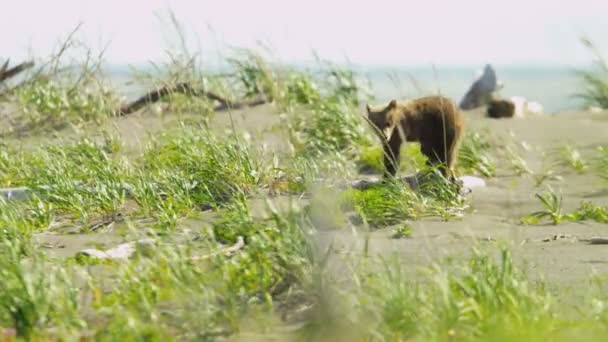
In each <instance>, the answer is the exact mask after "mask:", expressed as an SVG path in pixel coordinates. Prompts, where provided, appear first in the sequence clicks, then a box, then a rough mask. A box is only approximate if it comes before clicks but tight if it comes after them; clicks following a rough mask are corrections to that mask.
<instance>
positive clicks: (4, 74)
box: [0, 61, 34, 83]
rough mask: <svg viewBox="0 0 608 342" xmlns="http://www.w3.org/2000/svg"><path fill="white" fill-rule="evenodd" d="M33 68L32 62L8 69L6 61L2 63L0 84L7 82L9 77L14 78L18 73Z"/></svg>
mask: <svg viewBox="0 0 608 342" xmlns="http://www.w3.org/2000/svg"><path fill="white" fill-rule="evenodd" d="M33 66H34V62H23V63H21V64H18V65H16V66H14V67H12V68H10V69H9V68H8V61H6V63H4V65H3V66H2V68H1V69H0V83H2V82H4V81H6V80H8V79H9V78H11V77H15V76H16V75H18V74H19V73H21V72H23V71H25V70H27V69H29V68H31V67H33Z"/></svg>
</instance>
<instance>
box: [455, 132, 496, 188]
mask: <svg viewBox="0 0 608 342" xmlns="http://www.w3.org/2000/svg"><path fill="white" fill-rule="evenodd" d="M491 150H492V144H491V143H490V141H489V139H488V137H487V136H485V135H483V134H480V133H479V132H472V133H468V134H466V135H465V137H464V140H463V141H462V144H461V146H460V149H459V151H458V163H457V167H458V168H459V169H460V170H462V172H464V173H474V174H480V175H482V176H484V177H494V176H495V175H496V165H495V163H494V159H493V157H492V155H491Z"/></svg>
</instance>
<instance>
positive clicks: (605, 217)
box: [522, 189, 608, 225]
mask: <svg viewBox="0 0 608 342" xmlns="http://www.w3.org/2000/svg"><path fill="white" fill-rule="evenodd" d="M535 196H536V197H537V198H538V199H539V200H540V201H541V203H542V205H543V207H544V210H541V211H536V212H534V213H532V214H529V215H526V216H525V217H524V218H523V219H522V222H523V223H525V224H531V225H534V224H538V223H539V222H541V221H542V220H543V219H545V218H548V219H549V221H550V222H551V223H552V224H553V225H557V224H559V223H561V222H564V221H568V222H581V221H587V220H591V221H595V222H599V223H608V208H607V207H601V206H597V205H595V204H593V203H592V202H588V201H582V202H581V204H580V206H579V207H578V208H577V209H576V210H574V211H573V212H571V213H563V211H562V196H561V195H558V194H556V193H555V192H554V191H553V190H552V189H550V190H549V191H547V192H545V193H537V194H536V195H535Z"/></svg>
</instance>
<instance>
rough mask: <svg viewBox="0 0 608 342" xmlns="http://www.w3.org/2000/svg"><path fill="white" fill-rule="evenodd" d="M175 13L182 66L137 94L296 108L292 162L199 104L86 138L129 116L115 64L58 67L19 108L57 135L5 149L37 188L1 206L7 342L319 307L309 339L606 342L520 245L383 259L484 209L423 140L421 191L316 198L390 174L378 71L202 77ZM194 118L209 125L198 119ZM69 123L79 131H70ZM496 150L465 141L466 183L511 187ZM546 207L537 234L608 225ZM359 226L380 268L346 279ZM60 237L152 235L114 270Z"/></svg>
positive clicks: (519, 165) (6, 173)
mask: <svg viewBox="0 0 608 342" xmlns="http://www.w3.org/2000/svg"><path fill="white" fill-rule="evenodd" d="M170 19H171V20H172V22H173V27H174V29H176V32H177V33H178V36H179V37H178V38H179V39H178V41H179V44H180V46H179V47H178V48H177V51H178V52H174V51H173V50H168V60H167V61H165V62H164V63H161V64H153V70H152V71H151V72H149V73H144V72H139V74H137V75H134V76H133V77H134V78H135V81H137V82H139V84H140V85H143V86H144V87H150V88H151V87H157V86H165V85H171V84H177V83H181V82H188V83H189V84H191V85H192V86H193V87H195V88H197V89H198V88H201V89H206V90H212V91H214V92H217V93H218V94H221V95H222V96H225V97H226V98H227V99H230V100H238V99H243V98H247V99H257V98H264V99H266V100H268V101H269V102H270V103H271V105H270V106H269V107H268V108H274V109H276V110H277V111H280V112H284V113H285V118H286V120H285V121H283V122H282V124H281V126H280V127H279V130H280V131H281V133H285V134H286V135H287V136H289V142H290V143H291V146H290V147H292V149H290V150H288V151H281V152H274V151H273V153H268V152H267V151H266V150H265V149H264V148H263V146H261V145H262V144H261V143H260V141H258V140H257V139H256V138H252V139H245V138H243V136H244V135H245V134H248V133H247V132H241V131H237V130H235V129H233V130H230V131H226V132H218V130H217V129H213V128H211V125H210V122H209V120H207V119H208V118H207V114H210V113H211V112H212V108H213V105H214V103H212V102H211V101H209V100H207V99H203V98H200V97H198V96H196V94H188V93H185V94H182V93H180V94H170V95H169V96H167V97H166V98H164V99H163V100H162V101H161V103H159V104H158V107H159V108H161V111H167V112H171V113H174V114H175V115H177V116H178V121H179V123H180V124H179V126H178V127H165V128H163V129H162V130H161V131H160V132H157V133H153V134H151V135H150V136H148V137H147V138H145V140H144V142H145V143H144V146H143V147H138V148H134V147H129V148H123V143H126V141H123V140H122V139H121V137H120V136H119V135H117V133H115V132H113V131H107V130H99V129H98V127H97V125H95V124H93V125H89V126H87V125H86V124H87V123H101V122H104V121H107V120H108V118H111V117H112V115H113V114H114V112H115V109H116V108H117V105H118V101H117V97H116V95H115V94H114V91H113V90H112V89H110V88H108V87H107V86H106V83H105V82H104V75H103V73H102V72H101V70H102V69H101V68H99V65H100V64H99V63H101V60H103V58H101V57H102V56H101V55H100V56H99V58H98V59H99V61H98V60H97V59H94V60H93V62H91V61H92V59H88V60H85V61H84V62H81V63H80V64H78V65H77V68H72V69H69V70H72V71H71V72H68V73H62V72H59V71H60V70H63V67H65V66H66V64H65V62H62V59H61V58H54V59H53V61H52V63H49V64H48V65H47V66H46V67H45V68H44V69H41V70H39V71H38V72H37V73H34V74H33V76H32V77H31V78H28V79H27V82H25V83H23V84H22V85H21V86H19V87H17V88H14V89H11V90H10V92H9V93H8V94H7V96H5V97H4V96H3V97H2V99H1V100H8V101H12V103H17V104H18V107H19V108H18V109H19V110H20V111H21V112H22V113H20V114H21V115H22V118H24V121H23V122H24V123H25V126H28V127H25V128H27V129H32V130H31V131H28V132H29V133H30V134H39V135H40V137H39V139H38V140H32V141H34V143H31V144H27V146H26V144H25V143H22V142H21V141H17V140H10V141H9V140H7V143H3V144H2V148H1V150H0V187H17V186H27V187H29V188H30V189H32V190H33V192H32V193H31V196H30V197H29V198H27V199H25V200H23V201H16V200H11V201H9V200H5V199H4V198H3V197H0V273H1V274H0V275H1V277H2V282H0V283H1V284H0V335H2V333H3V332H4V331H5V329H9V330H7V331H10V329H14V330H15V331H16V334H17V338H18V339H20V340H80V339H91V340H133V341H140V340H150V341H164V340H180V341H181V340H215V339H217V338H218V337H220V336H230V335H232V334H236V333H239V332H240V331H243V330H247V329H250V327H251V325H252V324H251V322H252V321H253V322H255V325H260V326H262V330H263V328H265V325H269V326H270V327H271V328H274V327H276V326H277V325H280V324H283V323H282V322H279V323H277V321H278V320H277V316H282V317H289V316H290V315H298V314H301V313H305V314H306V313H308V314H309V315H305V318H304V322H305V323H307V325H308V326H309V328H310V329H309V330H307V333H308V334H309V335H306V336H309V337H310V336H321V337H323V338H327V336H328V335H327V334H324V333H326V332H328V331H331V330H334V329H335V330H339V331H338V332H337V334H338V335H339V334H345V333H346V334H347V335H348V337H352V338H353V339H355V340H357V339H365V340H395V341H398V340H406V339H411V340H442V341H445V340H494V339H498V340H514V339H521V340H546V339H551V338H554V337H556V336H557V337H558V338H559V337H561V336H566V337H567V336H568V335H567V334H568V333H569V332H571V331H574V332H578V331H579V330H576V329H579V327H580V329H584V328H588V327H589V326H591V328H590V329H587V331H588V333H589V334H590V335H589V336H593V334H595V333H596V332H598V333H605V323H606V322H608V320H607V319H606V317H608V316H607V315H606V310H604V309H602V308H603V307H606V304H605V298H603V297H601V296H600V297H598V298H595V301H594V302H593V303H594V305H587V304H586V303H585V305H586V306H584V307H583V310H582V313H581V314H580V315H579V316H577V320H575V321H573V320H571V319H570V318H565V317H561V316H560V315H559V313H560V310H561V309H562V308H561V307H558V306H556V304H555V302H554V301H553V300H552V297H551V296H550V295H549V294H548V293H547V292H546V291H545V286H546V284H545V283H544V282H542V281H538V282H537V281H536V280H534V281H532V280H530V279H529V278H527V277H526V275H525V274H524V273H523V272H521V271H520V270H518V269H517V267H516V266H515V265H514V263H513V260H512V258H511V255H510V252H509V250H508V249H506V248H500V249H499V250H498V253H496V252H495V251H491V252H485V251H484V252H482V251H481V250H480V249H473V250H472V251H471V252H470V256H469V257H468V258H467V259H466V260H465V261H463V262H459V261H454V260H441V261H437V263H436V264H434V265H433V266H432V267H431V268H429V269H426V270H425V271H424V272H422V273H418V272H414V271H413V270H412V268H413V267H412V265H411V261H410V260H404V259H397V258H396V259H394V260H381V259H379V258H377V257H376V256H374V255H373V254H372V251H373V248H372V247H374V246H373V245H372V244H373V243H374V239H375V238H376V237H375V236H374V235H373V234H375V232H373V231H372V230H373V229H377V228H383V227H387V226H391V228H392V231H390V233H392V237H393V238H395V239H397V238H399V239H405V238H408V237H410V236H411V235H412V230H413V228H412V225H411V222H412V221H415V220H424V219H429V220H435V221H437V219H440V220H443V221H449V220H453V219H458V218H461V217H463V216H464V215H465V214H467V213H468V212H469V211H468V204H469V201H468V199H467V198H465V197H463V196H462V195H461V194H460V193H459V189H458V188H457V187H456V186H454V185H453V184H451V183H450V182H448V181H447V180H446V179H445V178H443V177H442V176H441V175H440V174H439V173H438V172H436V170H428V169H427V167H426V165H425V159H424V157H423V156H422V155H421V153H420V149H419V145H417V144H406V145H404V147H403V151H402V152H403V153H402V161H401V165H402V171H404V172H419V171H420V174H419V177H420V179H419V184H418V185H419V188H417V189H416V190H415V191H414V190H412V189H410V188H409V187H408V186H406V185H405V184H403V183H399V182H389V181H387V182H383V183H380V184H377V185H374V186H372V187H370V188H368V189H365V190H355V189H348V190H344V191H342V190H338V189H336V188H335V187H333V186H334V185H335V184H333V183H332V184H329V186H326V187H321V186H318V184H317V183H318V182H320V181H324V182H335V183H339V182H340V181H346V182H348V181H351V180H352V179H351V176H352V175H355V174H356V172H357V170H356V169H357V168H362V167H366V168H371V169H373V170H374V171H376V172H382V170H383V165H382V159H383V156H382V152H381V149H380V147H379V143H378V142H377V141H376V137H375V136H374V135H373V134H372V133H371V132H370V127H369V125H368V124H367V122H366V121H365V120H364V119H363V113H362V112H361V109H360V107H361V104H362V103H364V102H365V101H367V100H368V99H369V98H370V97H371V96H370V94H369V92H368V90H367V87H366V84H365V82H364V81H362V77H361V75H358V74H357V73H355V72H354V71H353V70H350V69H349V68H344V67H339V66H337V65H334V64H331V63H328V62H324V61H319V63H318V68H317V69H316V70H315V71H310V70H301V69H297V68H294V67H289V66H285V65H281V64H280V63H277V62H276V61H274V60H272V59H271V58H270V57H267V54H262V53H258V52H257V51H251V50H235V51H233V53H232V54H231V55H230V57H229V58H228V60H227V61H228V64H227V65H228V67H227V70H226V73H225V74H222V75H217V74H211V73H208V72H203V71H204V70H206V69H205V67H204V65H202V63H201V62H200V60H199V59H198V58H195V57H196V56H195V54H193V53H191V50H190V49H189V48H188V47H187V39H186V38H187V37H185V32H184V31H183V28H182V27H181V25H179V23H178V22H177V21H176V19H175V17H174V16H172V17H171V18H170ZM59 57H60V56H59ZM274 109H273V110H271V111H270V112H269V115H271V114H274V113H272V111H274ZM185 113H189V114H192V113H195V114H202V115H203V117H202V119H201V120H198V119H196V120H190V121H189V122H184V121H182V120H181V119H182V118H183V117H182V115H183V114H185ZM218 114H219V113H218ZM224 114H225V115H229V113H222V114H221V115H224ZM145 115H147V113H143V114H142V118H143V120H145ZM200 122H202V123H200ZM70 125H71V126H78V127H79V129H78V130H75V132H72V133H73V134H70V135H69V136H70V137H69V138H67V137H63V138H57V137H60V136H62V135H63V133H64V132H65V131H64V130H61V127H64V126H70ZM167 126H169V124H167ZM22 128H23V127H22ZM38 128H43V129H45V131H44V132H45V133H44V134H43V133H41V131H38V130H36V129H38ZM80 128H81V129H82V130H80ZM20 133H23V132H20ZM51 135H55V136H56V138H53V139H49V138H50V136H51ZM494 140H495V139H494V138H493V137H492V136H490V135H489V134H487V133H486V132H483V131H482V132H472V133H469V134H467V136H466V138H465V141H464V142H463V145H462V148H461V151H460V154H459V156H460V157H459V160H458V168H459V169H460V171H461V172H464V173H472V174H477V175H482V176H484V177H494V176H496V174H497V168H498V166H497V165H498V164H499V163H498V157H497V156H498V155H500V154H499V153H500V151H498V150H499V149H500V146H498V145H497V144H495V141H494ZM28 142H30V140H28ZM126 145H127V144H125V146H126ZM604 152H605V149H600V150H599V156H598V158H597V168H598V172H600V173H601V175H603V174H605V172H604V170H605V169H608V167H605V166H606V165H608V163H607V162H605V160H608V158H605V155H606V153H604ZM510 156H511V157H512V161H511V163H512V167H513V169H514V171H515V172H516V173H517V174H518V175H523V174H530V175H532V176H533V177H537V178H538V180H537V182H536V183H537V185H541V184H543V182H544V181H546V180H549V179H551V177H552V175H553V173H552V170H543V171H541V172H538V173H534V172H531V171H530V170H529V169H528V167H527V165H526V164H525V162H524V161H523V159H521V158H519V156H517V155H516V154H515V153H512V154H511V155H510ZM518 158H519V159H518ZM562 159H563V161H564V162H565V163H566V164H567V165H569V167H572V168H573V169H575V170H577V171H584V170H586V169H587V168H589V167H591V166H595V165H596V164H592V163H588V162H586V161H585V160H583V159H582V158H581V157H580V154H578V153H577V151H576V149H574V148H570V147H568V148H566V149H564V150H563V155H562ZM537 197H538V198H539V200H540V201H541V205H542V209H541V210H540V211H538V212H535V213H533V214H531V215H529V216H528V217H527V218H526V221H527V223H529V224H539V223H543V222H549V223H553V224H558V223H561V222H566V221H577V222H578V221H585V220H592V221H596V222H600V223H607V222H608V209H607V208H605V207H602V206H599V205H597V204H594V203H592V202H582V203H581V205H580V207H579V208H577V209H576V210H575V211H573V212H571V213H564V212H563V210H562V203H561V200H562V199H561V196H559V195H557V194H555V193H554V192H548V193H541V194H538V195H537ZM260 203H262V205H261V207H262V208H260ZM352 214H354V216H355V217H354V220H352V222H349V221H348V220H346V218H347V217H350V218H353V217H352V216H349V215H352ZM356 219H358V220H356ZM361 222H363V224H362V225H361V224H359V223H361ZM100 225H102V226H103V227H104V229H103V235H102V234H101V233H100V232H98V231H97V230H96V229H97V228H96V227H99V226H100ZM344 227H349V228H351V229H353V232H355V233H357V232H358V231H362V232H364V234H365V235H366V236H365V238H364V246H363V253H362V254H363V256H362V257H359V256H357V258H351V257H350V255H349V257H348V258H346V259H347V261H348V263H349V266H351V268H348V267H344V268H341V269H340V272H334V269H333V268H332V267H336V265H335V263H339V262H340V261H339V260H337V259H334V258H335V257H334V256H333V252H334V251H335V250H336V249H335V248H338V247H339V246H338V244H336V245H335V246H334V244H333V243H332V242H331V241H329V240H328V239H330V237H329V235H331V234H334V233H335V234H336V236H339V235H340V234H345V232H343V231H340V229H342V228H344ZM367 228H372V230H368V229H367ZM330 230H331V231H330ZM67 233H70V234H72V235H69V236H68V235H64V234H67ZM348 233H350V232H347V233H346V234H348ZM380 233H381V234H382V233H383V232H380ZM96 234H99V235H96ZM48 237H54V238H58V239H60V240H62V239H66V240H72V239H73V240H74V241H80V240H79V239H80V238H86V239H90V240H92V241H94V242H93V243H92V246H88V245H87V247H95V248H99V249H108V248H110V247H113V246H108V245H106V244H105V243H103V241H104V240H105V239H106V238H109V239H110V240H112V241H114V240H120V241H122V240H124V241H134V240H137V239H141V238H147V239H152V240H153V241H154V242H153V243H151V244H150V245H149V246H148V247H146V248H145V249H142V248H138V249H137V251H136V252H135V254H134V255H133V256H132V257H131V258H129V259H127V260H97V259H94V258H92V257H88V258H87V257H82V256H81V255H80V254H76V251H72V250H71V249H70V247H72V246H67V247H68V248H67V249H55V248H52V247H49V246H46V245H43V244H41V243H40V240H43V241H44V240H45V239H46V238H48ZM62 241H63V240H62ZM241 242H242V243H241ZM338 242H339V241H338ZM392 242H393V243H395V244H404V246H405V245H408V244H409V243H410V242H411V240H409V241H408V240H403V241H392ZM325 243H327V244H328V245H329V246H326V244H325ZM321 246H323V249H321ZM325 248H327V249H325ZM65 254H70V255H69V256H67V257H63V256H60V255H65ZM354 254H356V253H354ZM330 259H331V260H330ZM339 265H340V264H338V267H339ZM334 277H336V278H334ZM344 278H348V279H347V281H345V280H344ZM535 279H536V278H535ZM589 308H592V309H593V313H592V315H593V316H591V314H588V311H589V310H588V309H589ZM585 310H587V311H585ZM310 313H314V314H313V315H310ZM301 322H302V321H299V322H298V323H301ZM590 322H591V323H590ZM598 322H599V323H598ZM289 323H291V322H289ZM593 323H596V325H593ZM573 327H574V328H573ZM569 329H575V330H569ZM311 334H312V335H311ZM332 336H337V335H332ZM0 339H2V338H0Z"/></svg>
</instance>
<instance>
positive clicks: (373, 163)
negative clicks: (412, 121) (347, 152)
mask: <svg viewBox="0 0 608 342" xmlns="http://www.w3.org/2000/svg"><path fill="white" fill-rule="evenodd" d="M400 157H401V160H400V164H399V169H400V170H401V171H406V172H417V171H419V170H421V169H424V168H425V167H426V164H425V163H426V157H425V156H424V155H423V154H422V152H420V145H419V144H404V145H402V146H401V154H400ZM383 160H384V152H383V151H382V148H381V147H379V146H375V147H364V148H363V150H362V151H361V153H360V155H359V157H358V160H357V162H356V163H357V166H358V167H359V170H360V171H361V172H369V171H372V172H375V173H383V172H384V161H383Z"/></svg>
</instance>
